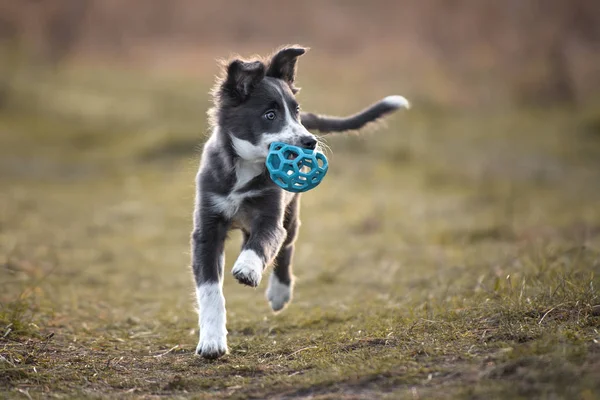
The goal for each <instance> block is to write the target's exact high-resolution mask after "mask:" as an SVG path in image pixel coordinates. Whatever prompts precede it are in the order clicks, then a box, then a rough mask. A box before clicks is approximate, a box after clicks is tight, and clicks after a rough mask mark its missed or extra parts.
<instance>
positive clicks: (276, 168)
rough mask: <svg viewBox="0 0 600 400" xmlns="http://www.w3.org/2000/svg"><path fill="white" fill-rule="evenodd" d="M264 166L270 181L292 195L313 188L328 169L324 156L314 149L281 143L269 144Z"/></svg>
mask: <svg viewBox="0 0 600 400" xmlns="http://www.w3.org/2000/svg"><path fill="white" fill-rule="evenodd" d="M315 145H316V143H315ZM266 165H267V169H268V170H269V174H270V176H271V180H273V182H275V184H276V185H277V186H279V187H280V188H282V189H284V190H287V191H288V192H294V193H300V192H306V191H308V190H310V189H313V188H315V187H316V186H317V185H319V183H321V181H322V180H323V178H324V177H325V174H326V173H327V169H328V168H329V166H328V164H327V158H326V157H325V155H324V154H323V153H321V152H318V151H316V150H314V148H313V149H310V148H303V147H298V146H293V145H291V144H287V143H282V142H274V143H271V145H270V146H269V155H268V156H267V161H266Z"/></svg>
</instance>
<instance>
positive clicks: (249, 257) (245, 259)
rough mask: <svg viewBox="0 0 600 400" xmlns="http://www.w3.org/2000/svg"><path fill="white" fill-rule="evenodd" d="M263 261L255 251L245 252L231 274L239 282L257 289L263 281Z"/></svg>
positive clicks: (241, 254)
mask: <svg viewBox="0 0 600 400" xmlns="http://www.w3.org/2000/svg"><path fill="white" fill-rule="evenodd" d="M262 271H263V261H262V259H261V258H260V257H259V256H258V254H256V253H255V252H254V251H253V250H244V251H242V252H241V253H240V256H239V257H238V259H237V260H236V262H235V264H234V265H233V269H232V270H231V273H233V276H234V277H235V279H237V280H238V282H240V283H242V284H244V285H248V286H252V287H257V286H258V284H259V283H260V280H261V279H262Z"/></svg>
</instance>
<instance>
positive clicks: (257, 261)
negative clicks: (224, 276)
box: [231, 212, 286, 287]
mask: <svg viewBox="0 0 600 400" xmlns="http://www.w3.org/2000/svg"><path fill="white" fill-rule="evenodd" d="M285 237H286V231H285V229H284V227H283V214H282V212H275V213H269V214H268V215H265V214H262V215H260V216H257V217H256V218H255V219H254V222H253V224H252V226H251V232H250V234H249V236H248V239H247V240H246V241H245V243H244V245H243V247H242V252H241V253H240V255H239V257H238V259H237V260H236V262H235V264H234V265H233V269H232V271H231V272H232V273H233V276H234V277H235V278H236V279H237V280H238V281H239V282H240V283H242V284H244V285H248V286H252V287H256V286H258V284H259V283H260V281H261V279H262V273H263V270H264V269H265V267H266V266H267V265H269V264H271V262H272V261H273V259H274V258H275V256H276V255H277V253H278V252H279V249H280V248H281V245H282V244H283V242H284V240H285Z"/></svg>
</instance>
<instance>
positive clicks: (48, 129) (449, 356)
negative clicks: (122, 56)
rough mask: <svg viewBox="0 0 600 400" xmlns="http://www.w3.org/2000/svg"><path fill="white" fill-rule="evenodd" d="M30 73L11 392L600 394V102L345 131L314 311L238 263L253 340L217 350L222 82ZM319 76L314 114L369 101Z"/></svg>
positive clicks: (322, 235)
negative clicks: (206, 275)
mask: <svg viewBox="0 0 600 400" xmlns="http://www.w3.org/2000/svg"><path fill="white" fill-rule="evenodd" d="M27 77H28V76H27V75H23V76H22V77H18V78H17V79H16V80H15V82H14V84H13V90H14V93H13V96H12V97H11V100H10V102H9V103H8V104H6V105H5V108H4V109H3V110H1V111H0V188H1V190H0V394H1V395H2V396H7V397H15V398H19V397H20V398H26V397H27V396H31V397H33V398H37V397H46V396H58V397H88V398H112V397H116V396H121V397H127V396H129V397H151V396H170V397H179V398H188V397H194V398H249V397H251V398H265V397H276V398H290V397H309V396H312V398H319V399H326V398H331V399H338V398H348V399H351V398H352V399H353V398H374V397H379V398H398V397H409V398H486V399H487V398H495V397H504V398H532V397H551V398H584V399H592V398H598V397H599V396H600V343H599V342H600V309H599V307H598V305H599V304H600V297H599V292H598V287H599V286H600V278H599V277H600V207H599V206H598V205H599V204H600V161H599V160H600V157H599V155H600V137H599V136H598V135H597V132H595V130H594V129H592V128H593V127H594V126H595V125H596V124H597V121H596V120H595V117H594V116H595V115H597V113H595V112H594V111H593V109H592V108H590V109H584V110H581V111H577V112H574V111H570V110H563V109H546V110H514V111H495V112H489V111H483V112H482V111H477V112H466V111H453V112H452V113H450V112H447V113H444V112H440V111H433V110H431V109H429V110H424V109H420V108H419V104H416V105H415V108H414V110H411V111H410V112H409V113H402V114H398V115H395V116H393V117H392V118H390V119H389V120H388V121H387V126H386V127H384V128H382V129H380V130H379V131H377V132H368V133H366V134H364V135H361V136H354V135H353V136H350V137H336V138H331V139H329V140H328V143H329V145H330V146H331V148H332V149H333V150H334V151H333V152H332V153H331V154H329V159H330V165H331V168H330V172H329V175H328V177H327V179H326V180H325V181H324V182H323V184H322V185H321V186H320V187H319V188H318V189H316V190H314V191H312V192H310V193H308V194H306V195H305V196H304V197H303V206H302V214H303V216H302V221H303V226H302V230H301V234H300V238H299V241H298V248H297V252H296V256H295V275H296V276H297V281H296V287H295V294H294V301H293V303H292V304H291V306H290V307H289V308H288V309H287V310H285V311H284V312H282V313H281V314H278V315H273V314H272V313H271V312H270V310H269V307H268V304H267V302H266V300H265V299H264V294H263V291H264V285H263V286H261V287H260V288H259V289H258V290H252V289H249V288H247V287H242V286H240V285H238V284H237V283H236V282H235V281H234V279H232V278H231V277H230V276H229V275H227V277H226V280H225V295H226V298H227V308H228V329H229V345H230V349H231V354H230V355H228V356H227V357H225V358H223V359H221V360H217V361H206V360H202V359H199V358H197V357H195V356H194V355H193V351H194V348H195V345H196V340H197V325H196V315H195V312H194V305H193V298H194V296H193V284H192V279H191V273H190V270H189V260H188V259H189V253H188V252H189V250H188V242H189V232H190V229H191V211H192V204H193V196H194V193H193V178H194V174H195V168H196V166H197V162H198V155H199V149H200V145H201V143H202V140H203V139H204V138H205V133H206V130H207V127H206V122H205V111H206V108H207V106H208V98H207V95H206V93H207V91H208V85H209V82H210V81H208V80H207V82H198V81H191V80H186V79H173V78H170V77H151V76H147V75H141V74H134V73H131V72H124V71H120V72H116V71H112V72H106V71H65V72H63V73H62V74H60V75H58V76H46V75H44V74H39V75H37V76H36V78H35V79H27ZM300 81H301V83H302V86H303V87H304V91H303V92H302V94H301V100H302V101H303V106H304V108H305V109H307V110H313V109H314V108H317V107H318V108H319V111H323V112H327V111H328V110H329V108H328V107H327V105H328V104H331V105H332V107H331V109H334V110H335V111H338V112H343V111H345V112H351V111H354V109H353V107H354V106H355V105H354V104H352V105H348V106H340V104H345V103H342V102H341V100H343V99H344V98H345V97H348V96H349V95H350V96H354V95H355V93H350V94H349V93H348V90H349V89H348V88H347V87H345V86H344V85H343V83H335V82H332V83H331V88H330V90H328V91H327V92H325V91H323V90H320V91H319V92H317V93H318V97H317V96H316V95H315V96H314V97H310V96H311V94H310V93H311V90H310V77H307V78H305V79H304V80H303V79H302V76H301V78H300ZM386 94H388V93H380V95H382V96H383V95H386ZM372 100H374V99H364V101H365V102H366V101H372ZM333 105H335V108H333V107H334V106H333ZM590 127H592V128H590ZM239 241H240V238H239V235H238V234H232V240H231V241H230V242H229V245H228V250H227V266H228V267H227V268H230V267H231V264H232V262H233V261H234V260H235V257H236V252H237V251H238V248H239Z"/></svg>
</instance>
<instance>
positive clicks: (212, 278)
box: [192, 206, 228, 358]
mask: <svg viewBox="0 0 600 400" xmlns="http://www.w3.org/2000/svg"><path fill="white" fill-rule="evenodd" d="M202 210H205V208H202V207H199V206H196V212H195V214H194V231H193V232H192V269H193V272H194V278H195V281H196V296H197V299H198V319H199V327H200V339H199V341H198V347H196V354H198V355H201V356H202V357H205V358H217V357H220V356H222V355H224V354H225V353H227V327H226V311H225V297H224V296H223V268H224V264H225V253H224V247H225V237H226V236H227V229H228V223H227V221H226V220H224V219H223V218H222V217H220V216H217V215H213V214H211V213H209V212H208V211H204V212H203V211H202Z"/></svg>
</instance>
